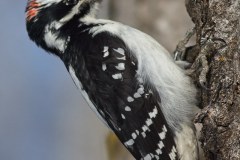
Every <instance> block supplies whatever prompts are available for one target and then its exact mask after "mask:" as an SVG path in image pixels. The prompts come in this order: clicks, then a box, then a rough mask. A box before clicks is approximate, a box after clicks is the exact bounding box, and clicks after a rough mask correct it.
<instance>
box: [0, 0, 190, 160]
mask: <svg viewBox="0 0 240 160" xmlns="http://www.w3.org/2000/svg"><path fill="white" fill-rule="evenodd" d="M26 1H27V0H1V1H0V19H1V24H0V160H95V159H98V160H127V159H129V160H130V159H133V158H132V157H131V156H130V155H129V154H128V152H127V151H126V150H125V149H124V148H122V146H121V144H119V143H118V141H117V138H116V137H114V135H113V134H111V132H110V131H109V130H108V129H107V128H106V127H105V126H104V125H103V124H102V123H101V122H100V121H99V120H98V119H97V117H96V116H95V115H94V113H93V112H92V111H91V110H90V108H89V107H88V106H87V105H86V103H85V102H84V100H83V99H82V97H81V95H80V93H79V92H78V90H77V89H76V87H75V85H74V84H73V82H72V80H71V78H70V76H69V75H68V73H67V71H66V69H65V67H64V65H63V63H62V62H61V61H60V60H59V59H58V58H56V57H54V56H52V55H49V54H47V53H46V52H44V51H43V50H42V49H40V48H37V47H36V45H35V44H34V43H33V42H31V41H30V40H29V39H28V36H27V33H26V30H25V15H24V10H25V6H26ZM99 17H100V18H110V19H113V20H116V21H120V22H122V23H124V24H128V25H130V26H132V27H135V28H138V29H140V30H142V31H144V32H146V33H148V34H150V35H151V36H153V37H154V38H155V39H156V40H157V41H158V42H159V43H161V44H162V45H163V46H164V47H165V48H167V49H168V50H169V51H170V52H173V50H174V49H175V47H176V45H177V43H178V42H179V40H181V39H183V37H184V35H185V33H186V31H187V30H189V29H190V28H191V27H192V23H191V20H190V18H189V17H188V15H187V13H186V11H185V6H184V0H103V4H102V6H101V9H100V14H99Z"/></svg>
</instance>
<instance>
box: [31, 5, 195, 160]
mask: <svg viewBox="0 0 240 160" xmlns="http://www.w3.org/2000/svg"><path fill="white" fill-rule="evenodd" d="M99 2H100V0H29V1H28V5H27V9H26V23H27V30H28V33H29V37H30V38H31V39H32V40H33V41H35V42H36V44H37V45H39V46H41V47H42V48H44V49H45V50H46V51H48V52H50V53H52V54H55V55H57V56H58V57H60V59H61V60H62V61H63V62H64V64H65V66H66V68H67V70H68V71H69V73H70V75H71V77H72V79H73V81H74V82H75V84H76V86H77V87H78V88H79V89H80V91H81V93H82V95H83V96H84V98H85V100H86V101H87V102H88V104H89V106H90V107H91V108H92V109H93V110H94V111H95V112H96V113H97V114H98V116H99V117H100V118H101V119H102V120H103V121H104V123H106V125H108V126H109V127H110V128H111V129H112V130H113V131H114V132H115V134H116V135H117V136H118V137H119V139H120V141H121V142H122V143H123V144H124V145H125V146H126V147H127V148H128V150H129V151H130V152H131V153H132V155H133V156H134V157H135V158H136V159H138V160H140V159H143V160H151V159H153V160H154V159H156V160H158V159H161V160H177V159H181V160H196V159H197V158H198V157H197V154H198V153H197V152H198V151H197V142H196V138H195V133H194V129H193V123H192V118H193V116H194V115H195V113H196V111H197V107H196V100H195V96H196V90H195V88H194V87H193V85H192V84H191V82H190V79H189V78H188V77H187V76H186V75H185V74H184V72H183V71H182V70H181V69H180V68H179V67H178V66H177V65H176V64H175V63H174V61H173V60H172V57H171V56H170V55H169V53H168V52H167V51H166V50H165V49H164V48H163V47H161V46H160V45H159V44H158V43H157V42H156V41H155V40H153V39H152V38H151V37H149V36H148V35H146V34H144V33H142V32H140V31H138V30H136V29H133V28H131V27H128V26H125V25H123V24H120V23H117V22H113V21H109V20H101V19H95V11H96V8H97V6H98V4H99ZM86 125H87V124H86Z"/></svg>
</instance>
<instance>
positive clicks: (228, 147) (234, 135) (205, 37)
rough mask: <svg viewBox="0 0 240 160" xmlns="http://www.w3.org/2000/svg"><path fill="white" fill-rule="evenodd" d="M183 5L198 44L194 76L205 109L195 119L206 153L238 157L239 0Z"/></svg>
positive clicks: (224, 159)
mask: <svg viewBox="0 0 240 160" xmlns="http://www.w3.org/2000/svg"><path fill="white" fill-rule="evenodd" d="M186 6H187V10H188V12H189V15H190V16H191V18H192V20H193V22H194V23H195V25H196V34H197V48H199V50H198V51H199V56H198V58H197V59H196V61H195V63H194V65H193V66H194V67H195V68H194V67H193V69H195V71H196V72H195V73H194V74H193V77H195V78H196V81H198V82H200V83H199V84H201V85H202V87H201V88H200V94H201V100H200V101H201V102H202V103H201V105H202V107H204V109H203V110H202V112H201V113H200V114H199V115H198V116H197V117H196V121H197V122H199V123H202V125H203V128H202V133H201V134H202V135H201V142H202V147H203V149H204V153H205V156H206V158H207V159H208V160H240V1H239V0H186ZM199 67H201V68H202V69H203V70H201V69H200V70H199ZM205 74H206V78H205ZM199 86H200V85H199Z"/></svg>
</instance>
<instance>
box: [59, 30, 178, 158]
mask: <svg viewBox="0 0 240 160" xmlns="http://www.w3.org/2000/svg"><path fill="white" fill-rule="evenodd" d="M89 42H90V43H89ZM70 43H72V44H71V45H69V46H73V47H72V48H70V47H69V48H67V52H66V55H65V56H63V57H62V59H63V61H64V62H65V65H66V66H67V68H68V66H69V65H71V66H72V67H73V68H74V70H75V72H76V76H77V77H78V79H79V80H80V81H81V82H82V85H83V89H84V90H85V91H86V92H87V94H88V96H89V98H90V100H91V101H92V102H93V103H94V104H95V106H97V110H98V111H99V113H100V114H101V116H103V117H104V119H105V120H106V121H107V123H108V125H109V126H110V127H111V129H112V130H113V131H114V132H115V134H116V135H117V136H118V137H119V139H120V141H121V142H122V143H123V144H124V145H125V146H126V147H127V148H128V150H129V151H130V152H131V153H132V154H133V156H134V157H135V158H136V159H137V160H138V159H144V157H145V159H159V158H158V157H162V158H163V160H170V159H171V158H170V157H169V154H170V153H171V152H172V149H173V147H175V143H174V140H173V135H172V133H171V131H170V129H169V127H168V126H167V123H166V120H165V118H164V116H163V114H162V112H161V110H160V106H159V105H160V99H159V98H160V97H159V95H156V94H153V93H156V92H155V91H154V88H151V89H150V88H149V87H148V85H147V84H143V83H142V82H140V81H139V80H138V78H137V74H136V71H137V60H136V59H134V58H133V57H131V56H130V51H129V49H128V48H127V46H126V45H125V44H124V42H123V41H122V40H121V39H119V38H117V37H114V36H112V35H110V34H108V33H106V32H105V33H100V34H98V35H96V36H95V37H94V38H93V37H90V36H89V35H88V34H87V33H86V32H83V33H81V34H76V36H75V37H74V36H72V39H71V41H70ZM79 44H81V46H79ZM104 47H108V53H109V55H108V56H105V57H104V52H103V51H104ZM119 48H120V49H121V51H124V55H123V54H121V53H120V52H119V51H118V49H119ZM68 53H69V54H68ZM73 53H74V54H73ZM72 55H74V56H72ZM119 63H124V65H125V69H124V70H119V69H117V68H116V65H118V64H119ZM103 64H104V65H106V68H105V70H103ZM114 74H120V75H122V77H121V78H117V79H114V78H113V75H114ZM140 87H142V88H144V93H142V95H141V96H140V97H139V95H138V97H137V98H134V94H135V93H137V92H138V89H139V88H140ZM128 98H130V99H131V98H133V100H134V101H129V100H128ZM131 100H132V99H131ZM127 106H128V107H129V108H130V110H131V111H129V108H127V109H128V110H126V107H127ZM156 111H157V114H156V117H151V115H150V114H149V113H152V114H153V113H154V112H155V113H156ZM147 120H149V121H150V122H152V124H150V125H147ZM150 122H149V123H150ZM164 127H165V128H166V129H167V131H166V135H165V137H164V138H163V139H161V137H160V136H159V134H160V133H162V132H163V129H164ZM161 142H162V144H164V147H159V144H160V143H161ZM159 149H161V150H159ZM160 151H161V152H160ZM147 157H148V158H147ZM176 159H178V158H177V157H176Z"/></svg>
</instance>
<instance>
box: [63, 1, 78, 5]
mask: <svg viewBox="0 0 240 160" xmlns="http://www.w3.org/2000/svg"><path fill="white" fill-rule="evenodd" d="M77 2H78V0H64V1H63V3H64V4H65V5H66V6H70V5H75V4H77Z"/></svg>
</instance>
